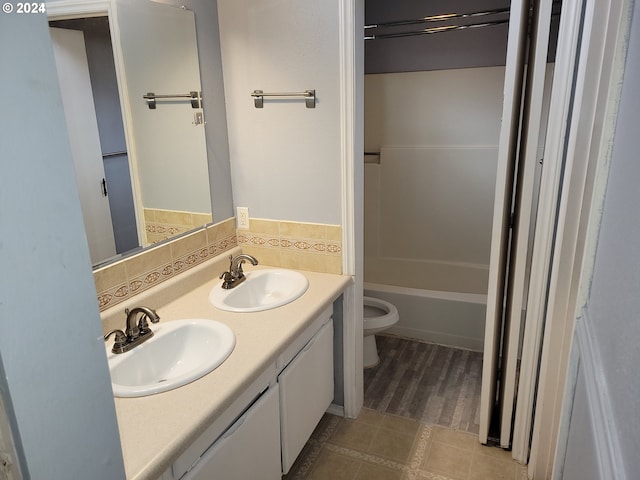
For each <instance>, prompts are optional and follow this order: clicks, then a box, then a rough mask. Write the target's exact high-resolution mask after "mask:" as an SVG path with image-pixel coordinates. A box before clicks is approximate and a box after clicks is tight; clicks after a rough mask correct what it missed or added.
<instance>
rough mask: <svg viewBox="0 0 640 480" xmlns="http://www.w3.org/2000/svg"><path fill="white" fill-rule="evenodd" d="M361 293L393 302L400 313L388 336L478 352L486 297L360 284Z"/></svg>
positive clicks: (481, 338)
mask: <svg viewBox="0 0 640 480" xmlns="http://www.w3.org/2000/svg"><path fill="white" fill-rule="evenodd" d="M364 294H365V295H366V296H369V297H375V298H381V299H383V300H386V301H388V302H391V303H393V304H394V305H395V306H396V307H397V308H398V312H399V314H400V320H399V321H398V323H397V324H396V325H395V326H393V327H391V328H390V329H389V330H387V332H388V333H392V334H395V335H399V336H402V337H407V338H417V339H420V340H424V341H427V342H431V343H437V344H440V345H447V346H451V347H458V348H464V349H468V350H475V351H482V349H483V344H484V323H485V312H486V307H487V296H486V295H483V294H478V293H458V292H443V291H437V290H425V289H419V288H410V287H397V286H392V285H384V284H379V283H370V282H365V283H364Z"/></svg>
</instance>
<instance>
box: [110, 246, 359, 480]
mask: <svg viewBox="0 0 640 480" xmlns="http://www.w3.org/2000/svg"><path fill="white" fill-rule="evenodd" d="M228 253H229V252H227V253H226V254H225V255H220V256H218V257H216V258H214V259H212V260H211V261H208V262H205V263H203V264H201V265H199V266H197V267H194V268H193V269H192V270H191V271H189V272H186V273H184V274H182V275H180V276H178V277H177V278H175V279H171V280H168V281H166V282H164V283H163V284H161V285H159V286H157V287H154V288H153V289H150V290H148V291H146V292H144V293H142V294H140V295H139V296H137V297H135V298H133V299H132V300H131V301H128V302H126V303H124V304H120V305H117V306H115V307H112V308H111V309H109V310H107V311H105V312H103V314H102V318H103V326H104V328H105V331H107V330H109V329H112V328H122V327H123V326H124V318H125V316H124V313H123V312H124V308H125V307H133V306H137V305H145V306H148V307H150V308H154V309H156V311H157V313H158V315H160V321H161V322H167V321H171V320H177V319H181V318H211V319H213V320H218V321H220V322H223V323H225V324H227V325H228V326H229V327H231V329H232V330H233V331H234V333H235V335H236V345H235V348H234V350H233V352H232V353H231V355H230V356H229V357H228V358H227V360H226V361H225V362H224V363H223V364H222V365H220V366H219V367H218V368H216V369H215V370H214V371H213V372H211V373H209V374H208V375H205V376H204V377H202V378H200V379H198V380H196V381H194V382H192V383H190V384H188V385H185V386H183V387H179V388H177V389H175V390H170V391H168V392H164V393H159V394H156V395H150V396H147V397H139V398H117V397H116V398H115V405H116V413H117V418H118V427H119V431H120V441H121V444H122V452H123V457H124V465H125V471H126V475H127V479H135V480H142V479H157V478H158V477H159V476H160V475H162V474H163V473H164V472H165V470H167V468H169V467H170V466H171V464H172V462H173V461H174V460H175V459H176V458H177V457H178V456H179V455H180V454H181V453H182V452H183V451H184V450H185V449H186V448H187V447H188V446H189V445H190V444H191V443H192V442H193V441H194V440H195V439H196V438H197V437H198V436H199V435H200V434H201V433H202V432H203V431H204V430H205V429H206V428H207V427H208V426H209V425H210V424H211V423H212V422H213V421H214V420H215V419H216V418H217V417H218V416H220V415H221V414H222V412H224V410H225V409H226V408H228V407H229V405H231V403H232V402H233V400H234V399H235V398H236V397H238V396H239V395H240V394H241V393H242V392H243V391H244V390H245V389H246V388H248V386H249V385H250V384H251V383H252V382H253V381H254V380H255V379H256V378H257V377H258V376H259V374H260V373H261V372H262V371H263V370H264V369H265V368H266V367H267V366H268V365H269V364H270V363H272V362H275V360H276V358H277V357H278V355H279V354H280V353H281V352H282V351H283V350H284V349H285V348H286V347H287V345H288V344H289V343H290V342H291V341H293V340H294V339H295V338H296V337H297V336H298V335H299V334H301V333H302V332H303V331H304V329H305V327H306V326H308V325H309V324H310V323H311V322H312V321H313V320H314V319H315V318H316V317H317V316H318V315H319V314H320V313H322V311H323V310H324V309H325V308H326V307H327V306H328V305H329V304H331V303H332V302H333V301H334V300H335V299H336V298H338V297H339V296H340V294H341V293H342V292H343V291H344V289H345V288H346V287H347V285H348V284H349V283H350V282H351V277H349V276H343V275H331V274H324V273H315V272H306V271H304V272H301V273H303V274H304V275H305V276H306V277H307V279H308V280H309V288H308V290H307V291H306V292H305V293H304V294H303V295H302V296H301V297H300V298H298V299H297V300H295V301H293V302H292V303H289V304H287V305H284V306H282V307H279V308H275V309H272V310H267V311H263V312H254V313H231V312H224V311H222V310H218V309H216V308H215V307H213V306H212V305H211V304H210V303H209V300H208V296H209V291H210V290H211V289H212V288H213V287H214V286H215V285H216V284H218V283H219V282H220V280H219V279H218V275H219V273H220V272H222V271H224V270H226V269H227V267H228V259H227V257H228ZM251 268H256V269H257V268H269V267H260V266H258V267H251V266H247V271H250V269H251ZM151 328H152V329H153V325H152V326H151Z"/></svg>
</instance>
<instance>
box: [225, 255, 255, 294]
mask: <svg viewBox="0 0 640 480" xmlns="http://www.w3.org/2000/svg"><path fill="white" fill-rule="evenodd" d="M246 260H248V261H249V262H251V265H254V266H255V265H258V259H257V258H256V257H253V256H251V255H248V254H246V253H241V254H240V255H236V256H235V257H234V256H233V255H229V271H228V272H222V273H221V274H220V279H222V288H224V289H225V290H229V289H230V288H233V287H237V286H238V285H240V284H241V283H242V282H244V280H245V278H246V277H245V276H244V272H243V271H242V264H243V263H244V262H245V261H246Z"/></svg>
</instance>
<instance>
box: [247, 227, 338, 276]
mask: <svg viewBox="0 0 640 480" xmlns="http://www.w3.org/2000/svg"><path fill="white" fill-rule="evenodd" d="M237 236H238V246H240V247H242V251H243V252H245V253H249V254H251V255H254V256H255V257H256V258H258V260H259V261H260V263H261V264H263V265H271V266H274V267H283V268H293V269H297V270H311V271H314V272H321V273H335V274H341V273H342V227H341V226H340V225H324V224H318V223H299V222H285V221H278V220H263V219H257V218H251V219H250V221H249V229H248V230H240V229H238V230H237Z"/></svg>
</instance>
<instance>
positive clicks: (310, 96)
mask: <svg viewBox="0 0 640 480" xmlns="http://www.w3.org/2000/svg"><path fill="white" fill-rule="evenodd" d="M251 96H252V97H253V104H254V106H255V107H256V108H263V107H264V97H304V99H305V104H306V106H307V108H316V91H315V90H305V91H304V92H282V93H265V92H263V91H262V90H254V91H253V92H251Z"/></svg>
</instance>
